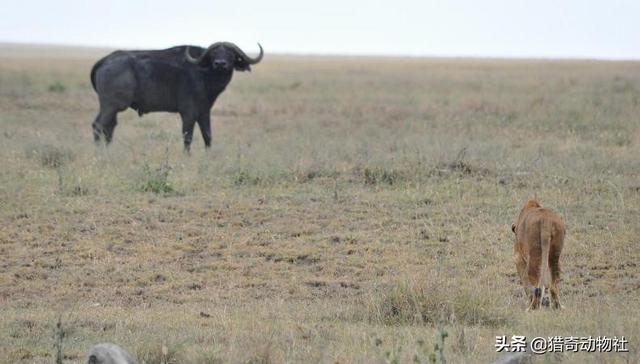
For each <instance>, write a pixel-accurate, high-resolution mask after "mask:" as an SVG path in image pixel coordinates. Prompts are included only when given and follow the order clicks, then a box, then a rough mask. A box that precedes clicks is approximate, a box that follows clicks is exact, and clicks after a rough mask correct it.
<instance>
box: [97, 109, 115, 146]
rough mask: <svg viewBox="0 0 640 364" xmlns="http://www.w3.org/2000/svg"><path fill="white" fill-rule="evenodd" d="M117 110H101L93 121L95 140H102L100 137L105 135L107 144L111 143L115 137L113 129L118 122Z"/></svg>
mask: <svg viewBox="0 0 640 364" xmlns="http://www.w3.org/2000/svg"><path fill="white" fill-rule="evenodd" d="M117 113H118V112H117V111H105V110H101V111H100V112H99V113H98V116H97V117H96V120H95V121H94V122H93V140H95V141H96V142H99V141H100V137H101V136H104V139H105V141H106V143H107V144H109V143H111V140H112V138H113V130H114V129H115V127H116V124H117V123H118V121H117V118H116V114H117Z"/></svg>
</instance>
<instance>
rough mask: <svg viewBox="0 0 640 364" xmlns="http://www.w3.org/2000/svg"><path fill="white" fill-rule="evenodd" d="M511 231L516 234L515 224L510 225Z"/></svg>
mask: <svg viewBox="0 0 640 364" xmlns="http://www.w3.org/2000/svg"><path fill="white" fill-rule="evenodd" d="M511 231H513V233H514V234H515V232H516V224H511Z"/></svg>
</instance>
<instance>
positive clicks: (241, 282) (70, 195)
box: [0, 45, 640, 363]
mask: <svg viewBox="0 0 640 364" xmlns="http://www.w3.org/2000/svg"><path fill="white" fill-rule="evenodd" d="M267 51H268V50H267ZM105 53H106V51H101V50H91V49H59V48H51V47H47V48H39V47H27V48H25V47H21V46H12V45H2V46H1V47H0V129H1V134H0V312H1V316H0V362H2V363H50V362H52V361H53V360H54V357H55V353H56V350H55V348H54V347H55V343H56V339H55V337H56V336H55V325H56V322H57V321H58V318H61V319H62V324H63V330H64V333H65V336H64V340H63V353H64V356H65V362H69V363H79V362H82V360H83V357H84V354H85V353H86V351H87V350H88V348H89V347H90V346H91V345H93V344H95V343H98V342H105V341H108V342H114V343H117V344H119V345H121V346H123V347H125V348H126V349H128V350H129V351H131V352H132V353H134V354H135V355H136V356H137V357H138V359H139V360H140V362H142V363H218V362H233V363H236V362H238V363H249V362H251V363H259V362H265V363H266V362H275V363H281V362H324V363H329V362H330V363H334V362H336V363H352V362H353V363H376V362H380V363H385V362H394V360H395V362H409V361H413V360H414V359H417V360H420V361H421V362H427V361H428V360H429V359H430V356H431V355H432V354H434V349H433V347H434V344H436V343H438V342H439V341H440V336H439V332H440V330H441V329H442V330H445V331H446V332H447V333H448V337H447V338H446V340H445V347H444V351H443V354H444V357H445V358H446V360H447V361H448V362H449V363H483V362H490V361H492V360H494V359H496V358H499V357H500V354H498V353H496V352H495V347H494V344H495V336H496V335H507V336H508V337H510V336H511V335H527V336H528V337H529V338H531V337H534V336H555V335H561V336H571V335H572V336H588V335H592V336H599V335H608V336H618V337H620V336H623V335H624V336H625V337H626V338H627V339H628V340H629V344H628V348H629V350H630V353H627V354H594V353H578V354H575V353H565V354H558V355H545V356H541V357H537V358H536V362H557V361H562V362H567V363H605V362H606V363H633V362H638V361H639V360H640V290H639V289H640V267H639V266H638V264H639V260H640V250H639V247H640V244H639V243H640V241H639V236H640V63H638V62H595V61H547V60H482V59H477V60H467V59H402V58H365V57H363V58H347V57H344V58H340V57H333V58H332V57H287V56H270V55H269V54H268V53H267V55H266V57H265V59H264V61H263V63H261V64H259V65H257V66H255V67H254V71H253V73H250V74H236V75H235V76H234V80H233V81H232V83H231V84H230V86H229V88H228V89H227V91H226V92H225V93H224V94H223V95H222V96H221V97H220V98H219V100H218V102H217V105H216V106H215V107H214V111H213V129H214V147H213V148H212V150H210V151H209V152H205V151H204V148H203V145H202V142H201V140H200V137H199V134H198V133H197V132H196V136H195V137H194V145H193V153H192V155H191V156H190V157H189V156H186V155H184V154H183V153H182V142H181V137H180V123H179V121H178V120H179V118H178V117H177V115H173V114H162V113H158V114H148V115H145V116H144V117H143V118H138V116H137V114H136V113H134V112H133V111H127V112H125V113H123V114H121V116H120V120H119V125H118V127H117V128H116V131H115V137H114V143H113V144H112V145H111V146H110V147H108V148H105V147H104V146H98V147H96V146H95V145H94V144H93V142H92V137H91V127H90V124H91V122H92V120H93V118H94V116H95V113H96V111H97V98H96V95H95V93H94V92H93V90H92V88H91V85H90V83H89V77H88V74H89V70H90V67H91V65H92V64H93V62H95V60H97V59H98V58H99V57H101V56H102V55H103V54H105ZM533 196H537V197H538V199H539V200H540V201H541V203H542V204H543V205H544V206H546V207H550V208H552V209H554V210H556V211H557V212H558V213H560V215H561V216H562V217H563V218H564V220H565V222H566V225H567V229H568V235H567V238H566V242H565V251H564V255H563V258H562V262H561V264H562V267H563V271H564V273H563V274H564V275H563V281H562V283H561V290H562V294H563V300H564V304H565V306H566V309H565V310H564V311H562V312H553V311H542V312H536V313H531V314H525V313H524V309H525V299H524V296H523V291H522V289H521V288H520V286H519V285H518V283H517V280H516V275H515V267H514V263H513V260H512V244H513V234H512V233H511V231H510V226H511V223H512V222H513V221H514V219H515V217H516V215H517V213H518V211H519V209H520V207H521V206H522V204H523V203H524V202H525V201H526V200H527V199H528V198H530V197H533ZM163 347H164V348H163ZM435 359H436V360H439V359H440V358H439V357H436V358H435Z"/></svg>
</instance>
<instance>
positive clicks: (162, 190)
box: [140, 163, 176, 194]
mask: <svg viewBox="0 0 640 364" xmlns="http://www.w3.org/2000/svg"><path fill="white" fill-rule="evenodd" d="M142 171H143V176H144V177H143V182H142V184H141V187H140V189H141V190H142V191H143V192H153V193H155V194H171V193H174V192H176V190H175V189H174V188H173V186H172V185H171V182H169V173H170V172H171V167H170V166H168V165H165V164H162V165H161V166H160V167H158V168H152V167H151V166H149V165H148V164H146V163H145V164H144V166H143V170H142Z"/></svg>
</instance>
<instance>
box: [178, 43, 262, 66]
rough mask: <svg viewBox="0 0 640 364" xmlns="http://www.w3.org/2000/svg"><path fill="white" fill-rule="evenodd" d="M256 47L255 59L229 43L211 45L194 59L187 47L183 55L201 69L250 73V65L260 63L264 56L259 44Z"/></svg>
mask: <svg viewBox="0 0 640 364" xmlns="http://www.w3.org/2000/svg"><path fill="white" fill-rule="evenodd" d="M258 47H260V54H259V55H258V56H257V57H256V58H251V57H249V56H247V55H246V54H245V53H244V52H243V51H242V49H240V48H239V47H238V46H237V45H235V44H233V43H230V42H217V43H213V44H212V45H210V46H209V48H207V50H206V51H204V52H203V53H202V54H200V56H198V57H196V58H194V57H192V56H191V54H189V47H187V48H186V50H185V54H184V55H185V57H186V59H187V61H188V62H190V63H193V64H197V65H199V66H201V67H211V68H213V69H214V70H219V71H229V70H231V69H235V70H237V71H251V67H250V65H252V64H256V63H258V62H260V61H261V60H262V56H263V55H264V51H263V50H262V46H261V45H260V43H258Z"/></svg>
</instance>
